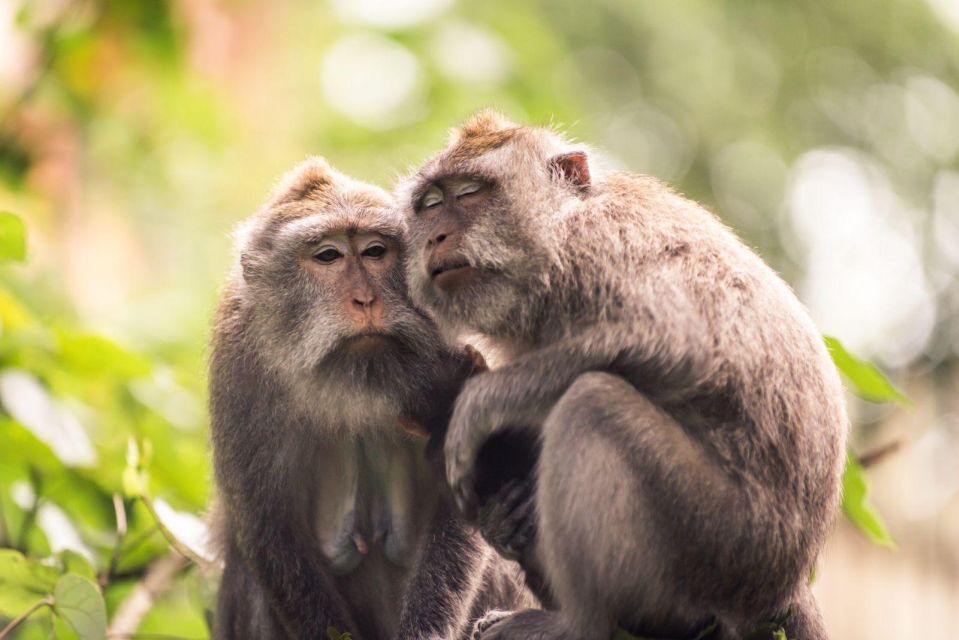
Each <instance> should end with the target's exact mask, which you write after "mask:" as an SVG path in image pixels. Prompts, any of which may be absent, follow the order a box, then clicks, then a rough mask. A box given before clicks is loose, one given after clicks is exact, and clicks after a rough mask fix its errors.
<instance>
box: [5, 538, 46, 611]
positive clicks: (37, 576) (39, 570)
mask: <svg viewBox="0 0 959 640" xmlns="http://www.w3.org/2000/svg"><path fill="white" fill-rule="evenodd" d="M59 576H60V572H59V571H58V570H57V569H56V568H55V567H50V566H47V565H43V564H40V563H38V562H36V561H35V560H31V559H29V558H27V557H25V556H24V555H23V554H22V553H20V552H19V551H14V550H13V549H0V616H2V617H5V618H15V617H16V616H18V615H20V614H21V613H23V612H24V611H26V610H27V609H29V608H30V607H32V606H33V605H35V604H36V603H37V601H38V600H39V599H41V598H42V597H44V596H46V595H47V594H49V593H50V592H51V591H53V587H54V585H55V584H56V582H57V578H58V577H59Z"/></svg>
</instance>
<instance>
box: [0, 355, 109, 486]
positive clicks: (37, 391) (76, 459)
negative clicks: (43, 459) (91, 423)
mask: <svg viewBox="0 0 959 640" xmlns="http://www.w3.org/2000/svg"><path fill="white" fill-rule="evenodd" d="M0 402H2V403H3V408H4V409H5V410H6V411H7V413H9V414H10V415H11V416H12V417H13V418H14V419H15V420H16V421H17V422H19V423H20V424H22V425H23V426H25V427H26V428H27V429H29V430H30V431H31V432H32V433H33V435H35V436H36V437H37V438H38V439H40V440H41V441H43V442H45V443H46V444H47V445H48V446H49V447H50V448H51V449H52V450H53V452H54V453H55V454H56V455H57V457H58V458H60V460H62V461H63V463H64V464H66V465H68V466H84V467H92V466H94V465H95V464H96V462H97V452H96V450H95V449H94V448H93V443H92V442H91V441H90V437H89V436H88V435H87V432H86V431H85V430H84V428H83V425H81V424H80V422H79V421H78V420H77V419H76V417H74V416H73V414H71V413H70V412H68V411H66V410H65V409H64V408H63V407H61V406H59V405H58V404H57V403H56V402H55V401H54V399H53V398H52V397H51V396H50V394H49V392H48V391H47V389H46V387H44V386H43V385H42V384H41V383H40V381H39V380H37V379H36V378H35V377H34V376H32V375H31V374H29V373H27V372H26V371H20V370H18V369H6V370H4V371H3V372H2V373H0Z"/></svg>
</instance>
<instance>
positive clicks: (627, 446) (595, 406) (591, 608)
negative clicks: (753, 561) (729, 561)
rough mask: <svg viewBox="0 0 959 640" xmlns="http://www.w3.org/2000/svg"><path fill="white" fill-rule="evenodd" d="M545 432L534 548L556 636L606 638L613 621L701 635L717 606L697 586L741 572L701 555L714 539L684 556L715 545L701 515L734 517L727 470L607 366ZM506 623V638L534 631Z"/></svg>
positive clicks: (576, 386)
mask: <svg viewBox="0 0 959 640" xmlns="http://www.w3.org/2000/svg"><path fill="white" fill-rule="evenodd" d="M542 438H543V441H542V445H543V448H542V454H541V459H540V466H539V478H538V480H539V482H538V490H537V504H538V532H539V539H538V546H537V555H538V556H539V559H540V563H541V565H542V566H543V567H544V570H545V572H546V578H547V580H548V581H549V584H550V587H551V590H552V593H553V595H554V597H555V599H556V601H557V603H558V606H559V611H558V614H557V616H556V617H554V618H550V619H549V622H548V626H549V628H550V629H552V630H553V632H554V633H555V635H554V636H552V637H557V638H565V637H570V638H577V639H578V640H607V639H608V638H609V637H610V636H611V634H612V632H613V631H614V629H615V628H616V626H622V627H625V628H627V629H630V630H636V631H641V632H642V635H645V636H650V637H666V638H685V637H693V636H695V634H696V632H697V631H698V630H700V629H702V628H703V626H704V621H705V620H708V619H709V618H710V616H711V615H712V614H714V613H716V612H715V611H710V610H709V608H710V607H711V606H712V604H711V601H710V600H711V598H710V597H709V596H699V595H698V594H697V593H695V590H696V589H697V586H691V585H697V583H699V584H698V588H699V589H701V590H705V591H709V590H710V589H711V585H710V581H712V584H716V583H717V581H723V580H726V581H728V580H729V579H732V580H735V579H736V576H726V575H720V576H719V577H716V576H712V575H708V574H709V573H710V571H711V568H707V567H704V566H703V565H702V564H699V562H698V560H699V558H700V557H701V556H702V557H709V556H710V555H712V554H713V548H712V547H710V548H706V549H701V551H700V553H701V556H700V555H695V556H693V558H690V555H689V549H691V548H693V549H695V548H698V547H707V546H709V545H710V541H709V539H708V538H709V531H707V530H705V529H704V528H703V527H701V526H700V521H701V520H702V521H703V522H718V523H723V522H725V521H727V520H728V519H729V518H730V517H732V518H735V512H728V511H727V512H724V511H723V510H725V509H729V508H732V504H731V500H732V498H731V495H730V494H731V493H732V492H731V490H730V487H729V484H728V480H727V479H726V477H725V476H723V475H722V474H721V472H720V470H719V469H718V468H717V467H716V465H715V464H714V463H713V462H712V461H711V460H710V459H708V457H707V455H706V454H705V452H704V451H703V449H702V448H701V447H700V446H698V445H697V444H696V443H695V442H694V441H692V440H691V439H690V438H689V437H688V435H687V434H686V431H685V430H684V429H683V428H682V426H681V425H680V424H678V423H677V422H675V421H674V420H673V419H672V418H671V417H670V416H669V415H667V414H666V413H664V412H663V411H662V410H661V409H660V408H659V407H657V406H656V405H655V404H654V403H652V402H651V401H650V400H649V399H648V398H647V397H646V396H645V395H643V394H642V393H640V392H638V391H637V390H636V389H635V387H633V386H632V385H630V384H629V383H628V382H626V381H625V380H624V379H622V378H620V377H618V376H615V375H611V374H606V373H587V374H583V375H581V376H580V377H578V378H577V379H576V381H575V382H574V383H573V384H572V385H571V386H570V387H569V389H568V390H567V391H566V393H564V395H563V396H562V398H561V399H560V400H559V402H558V403H557V404H556V405H555V406H554V407H553V409H552V411H551V412H550V414H549V416H548V417H547V419H546V421H545V423H544V425H543V434H542ZM730 513H732V514H733V515H732V516H730V515H729V514H730ZM720 544H722V542H720ZM704 572H705V573H706V574H707V575H705V576H704V575H703V573H704ZM701 597H705V598H706V599H701ZM529 619H530V620H531V621H533V622H535V624H534V625H533V626H535V627H536V628H540V627H544V625H547V622H546V618H544V617H543V616H541V615H536V616H532V615H531V616H530V617H529ZM511 622H512V623H513V624H512V630H511V633H510V634H509V635H502V631H501V637H502V638H520V637H531V636H524V635H523V634H522V633H521V631H520V622H521V620H516V621H511ZM533 622H531V624H533ZM497 626H499V625H497ZM504 629H506V627H504ZM544 637H545V636H544Z"/></svg>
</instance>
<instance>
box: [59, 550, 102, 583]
mask: <svg viewBox="0 0 959 640" xmlns="http://www.w3.org/2000/svg"><path fill="white" fill-rule="evenodd" d="M57 555H58V556H59V558H60V564H61V565H62V566H63V570H64V572H65V573H75V574H77V575H79V576H83V577H84V578H89V579H90V580H96V579H97V572H96V571H94V569H93V566H92V565H91V564H90V561H89V560H87V559H86V558H85V557H83V556H81V555H80V554H79V553H77V552H76V551H73V550H71V549H64V550H63V551H61V552H60V553H58V554H57Z"/></svg>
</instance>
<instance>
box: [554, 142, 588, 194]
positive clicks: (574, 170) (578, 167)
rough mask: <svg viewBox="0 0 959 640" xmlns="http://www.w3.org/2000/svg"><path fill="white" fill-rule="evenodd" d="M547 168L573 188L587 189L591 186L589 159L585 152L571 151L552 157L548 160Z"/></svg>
mask: <svg viewBox="0 0 959 640" xmlns="http://www.w3.org/2000/svg"><path fill="white" fill-rule="evenodd" d="M549 167H550V170H551V171H554V172H555V173H556V174H557V175H559V176H560V177H561V178H562V179H563V180H565V181H566V182H568V183H570V184H571V185H573V186H575V187H579V188H580V189H588V188H589V186H590V184H591V182H590V177H589V159H588V158H587V157H586V152H585V151H571V152H569V153H561V154H560V155H558V156H553V157H552V158H550V159H549Z"/></svg>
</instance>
